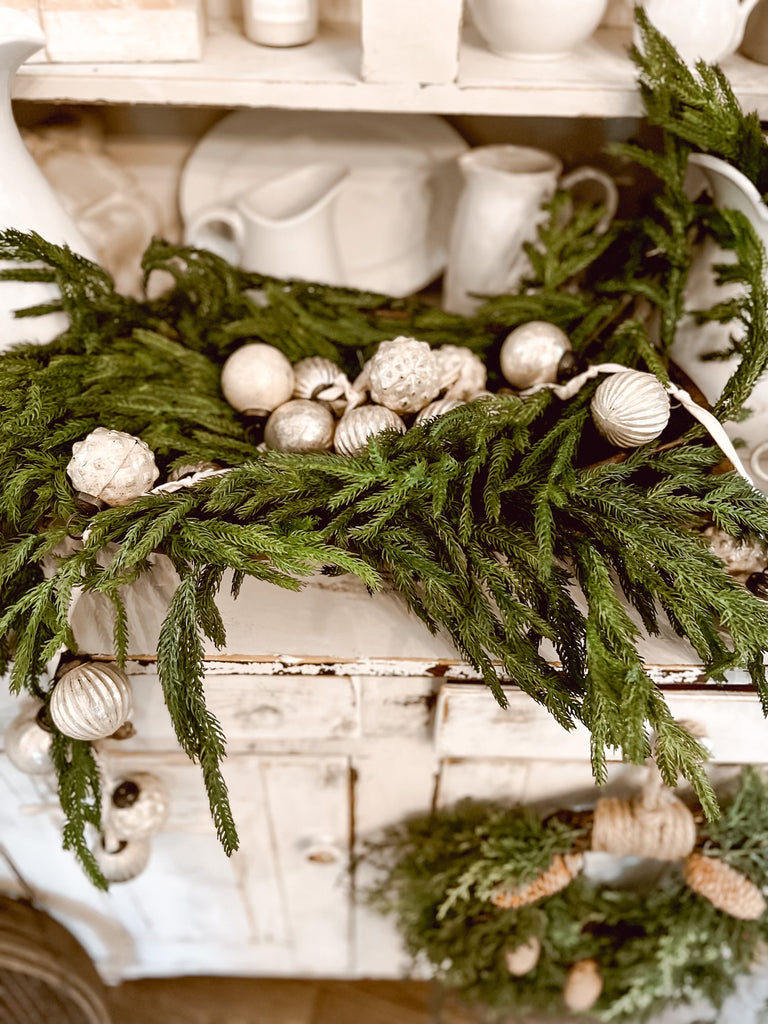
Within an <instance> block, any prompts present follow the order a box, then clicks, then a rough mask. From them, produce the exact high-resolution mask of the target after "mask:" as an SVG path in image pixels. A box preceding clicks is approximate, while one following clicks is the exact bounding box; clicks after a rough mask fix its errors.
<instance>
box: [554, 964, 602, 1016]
mask: <svg viewBox="0 0 768 1024" xmlns="http://www.w3.org/2000/svg"><path fill="white" fill-rule="evenodd" d="M602 991H603V979H602V976H601V974H600V970H599V968H598V966H597V963H596V962H595V961H594V960H579V961H578V962H577V963H575V964H574V965H573V967H572V968H571V969H570V971H569V972H568V978H567V980H566V982H565V989H564V991H563V1002H564V1003H565V1005H566V1006H567V1007H568V1009H569V1010H573V1012H574V1013H586V1011H587V1010H591V1009H592V1007H593V1006H594V1005H595V1003H596V1002H597V1000H598V999H599V998H600V993H601V992H602Z"/></svg>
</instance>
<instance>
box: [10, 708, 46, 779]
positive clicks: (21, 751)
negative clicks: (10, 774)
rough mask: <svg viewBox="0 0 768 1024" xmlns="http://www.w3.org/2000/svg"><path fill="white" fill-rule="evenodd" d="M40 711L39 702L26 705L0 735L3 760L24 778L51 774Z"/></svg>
mask: <svg viewBox="0 0 768 1024" xmlns="http://www.w3.org/2000/svg"><path fill="white" fill-rule="evenodd" d="M42 707H43V705H42V704H41V703H40V702H39V701H34V702H30V703H29V704H28V705H27V707H25V708H24V709H23V710H22V711H21V712H20V713H19V714H18V715H17V716H16V717H15V718H14V720H13V721H12V722H11V724H10V725H9V726H8V728H7V729H6V730H5V733H4V735H3V749H4V750H5V755H6V757H7V758H8V760H9V761H10V762H11V764H12V765H13V766H14V768H17V769H18V770H19V771H20V772H24V774H25V775H48V774H49V773H50V772H52V771H53V762H52V761H51V734H50V732H49V731H48V730H47V729H44V728H43V726H42V725H41V724H40V711H41V709H42Z"/></svg>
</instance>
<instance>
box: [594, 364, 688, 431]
mask: <svg viewBox="0 0 768 1024" xmlns="http://www.w3.org/2000/svg"><path fill="white" fill-rule="evenodd" d="M591 412H592V419H593V420H594V421H595V426H596V427H597V429H598V430H599V431H600V433H601V434H602V435H603V437H605V438H606V439H607V440H608V441H610V443H611V444H614V445H616V446H617V447H618V448H637V447H638V446H639V445H641V444H647V443H648V442H649V441H653V440H655V438H657V437H658V436H659V434H661V432H662V431H663V430H664V428H665V427H666V425H667V423H668V422H669V414H670V406H669V395H668V394H667V392H666V390H665V388H664V385H663V384H662V383H661V381H660V380H659V379H658V377H656V376H655V375H654V374H652V373H644V372H643V371H642V370H624V371H622V372H620V373H614V374H612V375H611V376H610V377H607V378H606V379H605V380H604V381H603V382H602V383H601V384H600V385H599V387H598V388H597V391H595V393H594V395H593V396H592V404H591Z"/></svg>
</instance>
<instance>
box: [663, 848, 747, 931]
mask: <svg viewBox="0 0 768 1024" xmlns="http://www.w3.org/2000/svg"><path fill="white" fill-rule="evenodd" d="M683 877H684V878H685V881H686V884H687V885H689V886H690V887H691V889H693V891H694V892H695V893H698V895H699V896H703V897H704V899H705V900H709V902H710V903H711V904H712V906H713V907H717V909H718V910H722V911H723V913H724V914H730V916H731V917H738V918H739V919H740V920H742V921H755V920H757V918H758V917H760V915H761V914H762V913H763V911H764V910H765V906H766V903H765V897H764V896H763V894H762V893H761V892H760V890H759V889H758V887H757V886H756V885H755V883H754V882H752V881H751V880H750V879H749V878H747V877H746V876H745V875H742V874H741V872H740V871H736V869H735V868H732V867H731V866H730V864H726V863H725V861H724V860H718V859H717V858H716V857H705V856H704V855H703V854H701V853H692V854H690V855H689V856H688V857H686V859H685V863H684V864H683Z"/></svg>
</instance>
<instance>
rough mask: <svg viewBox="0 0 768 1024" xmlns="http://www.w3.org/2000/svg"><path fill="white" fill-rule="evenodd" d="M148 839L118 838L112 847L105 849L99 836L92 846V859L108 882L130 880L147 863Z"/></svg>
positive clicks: (102, 839)
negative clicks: (128, 839)
mask: <svg viewBox="0 0 768 1024" xmlns="http://www.w3.org/2000/svg"><path fill="white" fill-rule="evenodd" d="M149 853H150V847H149V840H148V839H132V840H130V841H127V840H120V841H119V842H118V843H117V844H116V846H115V848H114V849H107V847H106V846H105V845H104V837H103V836H99V838H98V839H97V840H96V845H95V846H94V848H93V856H94V859H95V861H96V863H97V865H98V867H99V870H100V871H101V873H102V875H104V877H105V878H106V880H107V881H108V882H130V880H131V879H132V878H136V876H137V875H140V874H141V872H142V871H143V870H144V868H145V867H146V866H147V864H148V863H149Z"/></svg>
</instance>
